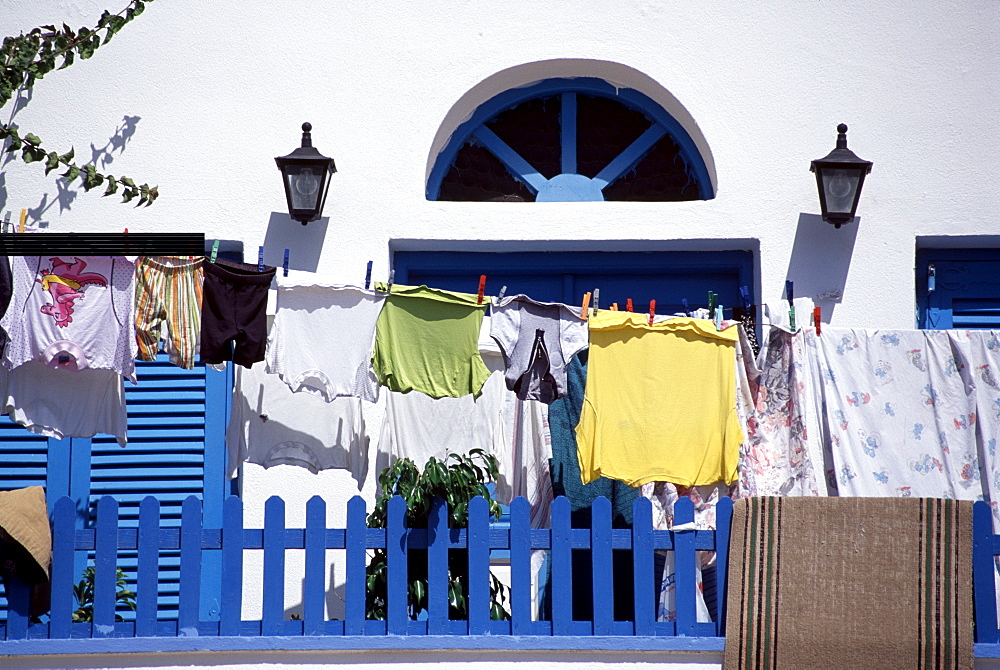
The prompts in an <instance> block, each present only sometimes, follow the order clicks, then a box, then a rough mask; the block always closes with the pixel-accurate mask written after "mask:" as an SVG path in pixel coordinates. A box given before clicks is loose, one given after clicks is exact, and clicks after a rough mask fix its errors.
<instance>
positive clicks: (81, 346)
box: [0, 256, 137, 384]
mask: <svg viewBox="0 0 1000 670" xmlns="http://www.w3.org/2000/svg"><path fill="white" fill-rule="evenodd" d="M12 271H13V276H14V289H13V296H12V298H11V308H10V309H8V310H7V313H6V314H5V315H4V317H3V319H2V320H0V326H2V327H3V328H4V329H5V330H6V331H7V333H8V334H9V335H10V342H9V344H8V346H7V349H6V351H5V352H4V358H3V364H4V366H5V367H7V368H8V369H11V368H16V367H17V366H19V365H22V364H24V363H26V362H28V361H33V360H41V361H43V362H44V363H45V364H47V365H50V366H52V367H54V368H61V369H63V370H74V371H76V370H82V369H85V368H94V369H108V370H114V371H116V372H117V373H118V374H120V375H121V376H123V377H125V378H126V379H129V380H130V381H131V382H132V383H133V384H134V383H136V378H135V356H136V352H137V347H136V341H135V326H134V324H133V321H132V306H133V304H132V303H133V288H132V285H133V279H134V276H135V266H134V265H133V264H132V263H131V262H130V261H128V260H127V259H125V258H124V257H123V256H82V257H52V258H45V257H39V256H27V257H25V256H19V257H15V258H14V259H13V265H12Z"/></svg>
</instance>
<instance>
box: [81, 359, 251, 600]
mask: <svg viewBox="0 0 1000 670" xmlns="http://www.w3.org/2000/svg"><path fill="white" fill-rule="evenodd" d="M136 373H137V377H138V380H139V383H138V385H137V386H132V385H131V384H129V383H126V385H125V398H126V405H127V407H128V446H126V447H125V448H122V447H120V446H118V443H117V442H116V440H115V438H114V437H113V436H110V435H104V436H96V437H94V438H93V440H92V444H91V450H92V453H91V456H90V459H89V462H90V491H89V505H88V509H89V515H88V520H87V523H88V524H89V525H93V522H94V517H95V515H96V510H97V501H98V500H100V498H101V497H102V496H105V495H109V496H112V497H113V498H115V499H116V500H118V502H119V505H120V507H119V519H120V520H121V521H120V525H121V526H128V527H135V526H137V525H138V518H139V503H140V502H141V501H142V499H143V498H144V497H146V496H149V495H151V496H155V497H156V498H157V499H158V500H159V501H160V517H161V521H160V524H161V526H174V527H178V526H180V520H181V504H182V503H183V501H184V500H185V499H186V498H187V497H188V496H190V495H194V496H197V497H198V498H200V499H201V500H202V505H203V510H204V524H205V527H206V528H221V526H222V501H223V499H224V497H225V493H226V490H227V484H228V482H227V480H226V475H225V467H226V446H225V436H226V424H227V422H228V408H229V402H230V398H231V389H232V372H231V368H227V370H226V371H225V372H218V371H214V370H211V369H209V368H206V366H204V365H201V364H199V365H197V366H195V368H194V369H193V370H184V369H182V368H179V367H177V366H175V365H173V364H171V363H170V362H169V361H168V359H167V356H166V354H160V355H159V356H158V357H157V360H156V361H152V362H148V363H140V362H137V363H136ZM215 553H216V552H207V553H206V554H205V556H206V560H205V562H204V563H203V565H202V578H203V582H202V608H201V609H202V612H201V615H202V617H204V618H212V617H215V616H217V615H218V612H219V594H218V587H219V584H220V583H221V562H220V559H219V557H218V556H214V555H213V554H215ZM135 564H136V557H135V553H134V552H120V553H119V566H120V567H121V568H122V569H123V570H125V572H126V574H127V575H128V577H129V579H130V580H131V579H134V577H135ZM179 566H180V552H176V551H173V552H166V551H164V552H161V554H160V582H159V589H160V592H159V602H158V608H159V616H160V618H175V617H176V608H177V596H178V584H179V578H180V573H179ZM122 614H123V615H126V613H122ZM126 618H128V617H127V615H126Z"/></svg>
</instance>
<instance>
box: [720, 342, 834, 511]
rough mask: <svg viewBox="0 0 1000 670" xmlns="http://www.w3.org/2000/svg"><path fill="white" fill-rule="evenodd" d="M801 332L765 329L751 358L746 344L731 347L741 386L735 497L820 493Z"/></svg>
mask: <svg viewBox="0 0 1000 670" xmlns="http://www.w3.org/2000/svg"><path fill="white" fill-rule="evenodd" d="M805 337H806V331H805V329H803V330H799V331H798V332H797V333H794V334H793V333H789V332H788V331H786V330H783V329H781V328H778V327H773V326H771V327H767V329H766V330H765V334H764V348H763V349H762V350H761V352H760V356H759V359H758V360H759V361H760V363H759V364H760V367H759V368H758V366H757V362H755V361H754V359H753V356H752V355H751V345H749V344H748V343H747V341H746V340H743V339H742V338H741V341H740V343H739V344H738V345H737V351H738V356H737V360H738V367H737V373H738V374H737V378H738V379H739V382H740V384H739V385H740V387H741V389H745V391H744V393H745V401H744V402H742V403H740V405H739V406H740V408H741V409H742V410H743V412H744V413H745V414H746V419H745V423H744V425H745V430H744V432H745V434H746V437H745V439H744V442H743V445H742V446H741V448H740V468H739V471H740V476H739V490H740V495H741V496H744V497H745V496H763V495H771V496H775V495H782V496H784V495H793V496H803V495H805V496H815V495H826V493H827V488H826V485H825V477H824V469H823V468H824V465H823V448H822V442H821V438H822V433H821V431H820V413H819V412H820V407H819V406H818V404H817V403H816V396H815V394H810V393H807V389H808V388H810V386H809V379H810V377H811V375H812V374H813V365H812V364H811V361H810V357H809V356H807V352H806V349H805V347H806V345H805Z"/></svg>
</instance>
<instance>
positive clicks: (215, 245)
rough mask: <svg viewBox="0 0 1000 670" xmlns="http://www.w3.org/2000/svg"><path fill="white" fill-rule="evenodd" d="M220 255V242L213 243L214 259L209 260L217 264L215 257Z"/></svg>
mask: <svg viewBox="0 0 1000 670" xmlns="http://www.w3.org/2000/svg"><path fill="white" fill-rule="evenodd" d="M218 255H219V240H215V241H214V242H212V257H211V259H209V260H210V261H211V262H212V263H214V262H215V257H216V256H218Z"/></svg>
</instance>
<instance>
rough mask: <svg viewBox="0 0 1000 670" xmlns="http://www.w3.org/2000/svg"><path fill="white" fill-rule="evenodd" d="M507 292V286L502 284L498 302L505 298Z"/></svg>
mask: <svg viewBox="0 0 1000 670" xmlns="http://www.w3.org/2000/svg"><path fill="white" fill-rule="evenodd" d="M506 292H507V287H506V286H501V287H500V293H498V294H497V303H499V302H500V301H501V300H503V296H504V294H505V293H506Z"/></svg>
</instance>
